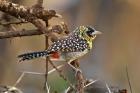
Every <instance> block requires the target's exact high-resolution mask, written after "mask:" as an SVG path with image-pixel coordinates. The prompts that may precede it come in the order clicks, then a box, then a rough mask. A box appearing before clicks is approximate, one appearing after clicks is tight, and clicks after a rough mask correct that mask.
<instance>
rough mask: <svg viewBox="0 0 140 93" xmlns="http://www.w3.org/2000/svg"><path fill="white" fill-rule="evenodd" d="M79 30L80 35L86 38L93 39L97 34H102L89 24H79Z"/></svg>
mask: <svg viewBox="0 0 140 93" xmlns="http://www.w3.org/2000/svg"><path fill="white" fill-rule="evenodd" d="M79 31H80V35H81V36H82V37H83V38H85V39H87V40H93V39H95V38H96V36H97V35H99V34H102V33H101V32H100V31H97V30H95V29H94V28H92V27H90V26H80V27H79Z"/></svg>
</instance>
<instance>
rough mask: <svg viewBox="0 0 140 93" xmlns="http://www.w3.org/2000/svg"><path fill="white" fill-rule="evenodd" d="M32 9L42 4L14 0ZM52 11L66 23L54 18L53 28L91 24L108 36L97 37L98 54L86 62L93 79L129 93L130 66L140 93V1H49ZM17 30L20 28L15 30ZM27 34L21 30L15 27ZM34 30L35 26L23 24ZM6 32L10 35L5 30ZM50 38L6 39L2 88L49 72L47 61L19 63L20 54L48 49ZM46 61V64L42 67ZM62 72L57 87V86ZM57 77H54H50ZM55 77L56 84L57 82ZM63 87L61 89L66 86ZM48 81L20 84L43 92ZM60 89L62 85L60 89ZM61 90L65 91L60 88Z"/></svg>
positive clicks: (0, 45) (1, 50) (0, 58)
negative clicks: (28, 73) (21, 75)
mask: <svg viewBox="0 0 140 93" xmlns="http://www.w3.org/2000/svg"><path fill="white" fill-rule="evenodd" d="M15 1H16V2H18V3H20V4H23V5H26V6H31V5H33V4H35V2H36V0H13V2H15ZM43 6H44V7H45V8H46V9H54V10H56V11H57V12H58V13H59V14H62V15H63V19H56V18H53V19H51V21H50V23H51V24H58V23H59V22H61V21H65V22H66V23H67V24H68V26H69V29H70V30H71V31H72V30H74V29H75V28H76V27H77V26H80V25H90V26H93V27H95V29H97V30H99V31H101V32H103V34H102V35H100V36H99V37H97V39H96V41H95V44H94V49H93V50H92V51H91V52H90V53H89V54H87V55H86V56H84V57H83V58H82V59H80V61H81V62H80V65H81V69H82V71H83V74H84V75H85V76H86V77H87V78H92V79H102V80H105V81H107V83H109V84H110V85H113V86H119V87H120V88H126V89H128V90H129V86H128V81H127V79H126V72H125V66H126V64H127V65H128V71H129V75H130V80H131V84H132V88H133V91H134V93H140V74H139V72H138V70H139V67H140V57H139V56H140V43H139V42H140V1H139V0H44V4H43ZM14 26H15V25H14ZM15 27H17V28H19V29H21V26H20V25H18V26H15ZM22 27H23V28H24V27H26V29H32V28H33V27H32V25H31V24H28V25H22ZM1 31H6V30H5V29H4V28H2V27H1ZM44 42H45V40H44V36H32V37H21V38H12V39H5V40H3V39H2V40H0V84H1V85H12V84H14V82H15V81H16V80H17V78H18V77H19V75H20V71H34V72H45V62H44V61H45V60H43V59H37V60H33V61H35V62H33V61H30V62H25V63H18V59H17V58H16V57H17V55H18V54H21V53H24V52H29V51H38V50H44V49H45V44H44ZM41 61H42V62H41ZM56 75H58V74H57V73H54V75H52V77H53V79H54V80H56V81H55V82H54V80H53V82H52V84H51V85H53V86H57V83H59V82H60V81H62V82H64V81H63V80H62V79H61V78H60V81H58V77H59V76H57V78H56ZM50 77H51V76H50ZM52 77H51V79H52ZM62 82H60V84H61V83H62ZM43 84H44V77H43V76H39V75H26V76H25V77H24V78H23V80H22V82H21V83H20V84H19V85H18V87H20V88H21V89H22V90H23V91H25V93H42V89H43V88H42V87H43ZM58 86H59V85H58ZM56 90H62V89H59V88H56Z"/></svg>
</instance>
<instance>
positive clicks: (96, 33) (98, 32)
mask: <svg viewBox="0 0 140 93" xmlns="http://www.w3.org/2000/svg"><path fill="white" fill-rule="evenodd" d="M100 34H102V32H100V31H95V32H94V35H100Z"/></svg>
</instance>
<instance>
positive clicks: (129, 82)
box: [126, 65, 133, 93]
mask: <svg viewBox="0 0 140 93" xmlns="http://www.w3.org/2000/svg"><path fill="white" fill-rule="evenodd" d="M126 76H127V80H128V84H129V88H130V92H131V93H133V92H132V86H131V81H130V78H129V73H128V67H127V65H126Z"/></svg>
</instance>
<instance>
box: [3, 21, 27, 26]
mask: <svg viewBox="0 0 140 93" xmlns="http://www.w3.org/2000/svg"><path fill="white" fill-rule="evenodd" d="M26 23H29V22H27V21H19V22H8V23H0V25H2V26H8V25H13V24H14V25H19V24H26Z"/></svg>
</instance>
